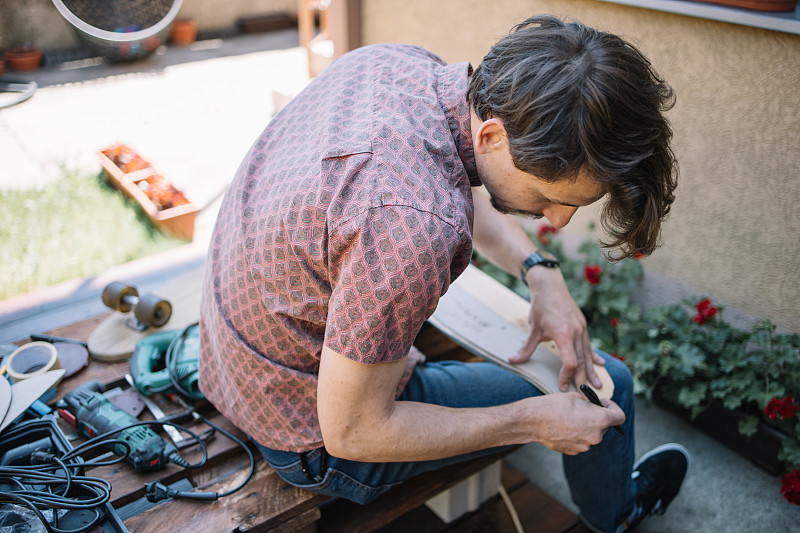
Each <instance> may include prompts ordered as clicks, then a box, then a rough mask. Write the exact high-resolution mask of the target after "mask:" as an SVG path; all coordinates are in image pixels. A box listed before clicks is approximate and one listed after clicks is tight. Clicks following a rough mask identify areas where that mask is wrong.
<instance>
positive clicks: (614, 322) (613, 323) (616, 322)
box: [611, 317, 619, 328]
mask: <svg viewBox="0 0 800 533" xmlns="http://www.w3.org/2000/svg"><path fill="white" fill-rule="evenodd" d="M617 326H619V318H617V317H613V318H612V319H611V327H612V328H615V327H617Z"/></svg>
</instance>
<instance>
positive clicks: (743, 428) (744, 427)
mask: <svg viewBox="0 0 800 533" xmlns="http://www.w3.org/2000/svg"><path fill="white" fill-rule="evenodd" d="M756 431H758V418H756V417H754V416H748V417H747V418H745V419H744V420H740V421H739V433H741V434H742V435H744V436H745V437H752V436H753V435H755V434H756Z"/></svg>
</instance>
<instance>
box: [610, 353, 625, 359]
mask: <svg viewBox="0 0 800 533" xmlns="http://www.w3.org/2000/svg"><path fill="white" fill-rule="evenodd" d="M608 353H609V354H610V355H611V356H612V357H616V358H617V359H619V360H620V361H624V360H625V357H624V356H622V355H619V354H617V353H614V352H608Z"/></svg>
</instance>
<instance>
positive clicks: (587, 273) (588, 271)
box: [583, 265, 603, 285]
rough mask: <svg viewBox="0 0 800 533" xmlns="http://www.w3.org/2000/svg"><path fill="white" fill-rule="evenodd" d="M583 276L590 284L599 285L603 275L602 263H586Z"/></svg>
mask: <svg viewBox="0 0 800 533" xmlns="http://www.w3.org/2000/svg"><path fill="white" fill-rule="evenodd" d="M583 277H584V278H586V281H588V282H589V284H590V285H597V284H598V283H600V279H601V278H602V277H603V267H601V266H600V265H586V268H584V269H583Z"/></svg>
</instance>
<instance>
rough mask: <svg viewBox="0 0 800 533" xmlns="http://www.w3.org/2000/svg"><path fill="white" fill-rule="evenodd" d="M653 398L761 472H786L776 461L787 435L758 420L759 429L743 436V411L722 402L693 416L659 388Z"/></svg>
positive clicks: (780, 463)
mask: <svg viewBox="0 0 800 533" xmlns="http://www.w3.org/2000/svg"><path fill="white" fill-rule="evenodd" d="M653 401H654V402H655V403H656V404H657V405H660V406H661V407H664V408H666V409H668V410H670V411H672V412H673V413H675V414H677V415H678V416H681V417H682V418H685V419H686V420H688V421H689V422H690V423H692V424H693V425H694V426H696V427H697V428H698V429H700V430H701V431H703V432H704V433H705V434H707V435H708V436H710V437H712V438H713V439H715V440H717V441H719V442H720V443H722V444H724V445H726V446H728V447H729V448H731V449H732V450H733V451H735V452H737V453H739V454H741V455H742V456H744V457H747V458H748V459H750V460H751V461H752V462H753V463H755V464H756V465H757V466H758V467H760V468H762V469H763V470H764V471H766V472H768V473H770V474H772V475H778V474H781V473H783V472H784V471H785V468H784V465H783V463H782V462H781V461H779V460H778V452H780V449H781V446H782V445H783V440H784V439H786V438H787V436H786V434H784V433H783V432H781V431H778V430H777V429H775V428H773V427H772V426H769V425H767V424H764V423H762V422H759V423H758V431H756V433H755V434H754V435H752V436H750V437H745V436H744V435H742V434H741V433H739V422H740V421H742V420H744V419H745V418H747V417H746V415H745V414H744V413H742V412H739V411H731V410H730V409H726V408H725V407H723V406H722V405H721V404H718V403H714V404H712V405H711V407H709V408H708V409H706V410H705V411H703V412H702V413H700V414H699V415H697V416H696V417H695V418H694V419H692V418H691V416H690V411H689V410H688V409H686V408H684V407H681V406H679V405H676V404H674V403H672V402H671V401H670V400H669V399H667V398H665V397H664V394H663V391H662V390H661V389H660V388H659V387H656V389H655V390H654V391H653Z"/></svg>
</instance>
